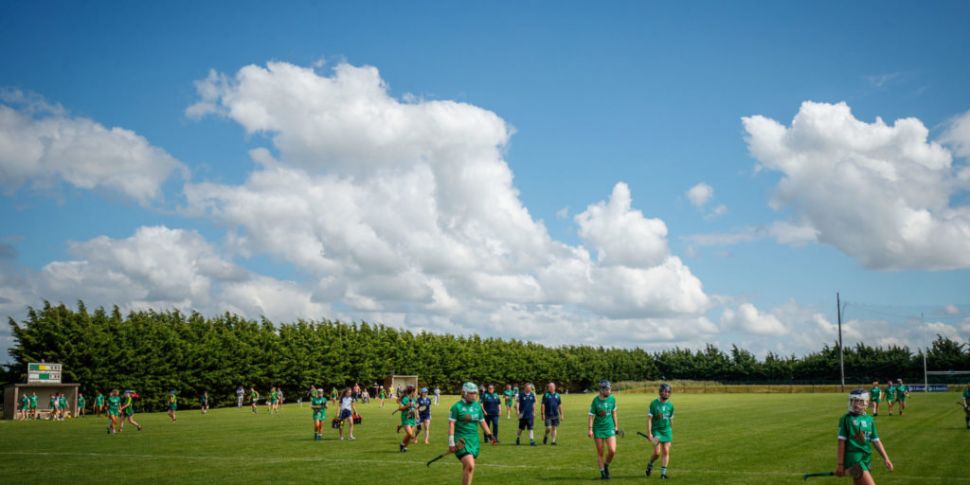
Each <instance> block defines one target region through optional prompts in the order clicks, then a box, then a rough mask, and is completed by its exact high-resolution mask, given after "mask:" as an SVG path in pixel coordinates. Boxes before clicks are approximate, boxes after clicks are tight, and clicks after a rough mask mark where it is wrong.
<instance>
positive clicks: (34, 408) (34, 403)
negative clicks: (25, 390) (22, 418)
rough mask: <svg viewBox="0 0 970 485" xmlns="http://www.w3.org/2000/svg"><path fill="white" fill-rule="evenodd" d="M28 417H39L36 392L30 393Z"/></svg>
mask: <svg viewBox="0 0 970 485" xmlns="http://www.w3.org/2000/svg"><path fill="white" fill-rule="evenodd" d="M30 418H31V419H38V418H40V416H39V415H38V412H37V393H36V392H32V393H30Z"/></svg>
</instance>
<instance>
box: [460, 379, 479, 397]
mask: <svg viewBox="0 0 970 485" xmlns="http://www.w3.org/2000/svg"><path fill="white" fill-rule="evenodd" d="M469 394H478V386H477V385H475V383H474V382H466V383H465V384H463V385H462V386H461V397H463V398H466V399H465V400H466V401H467V396H468V395H469Z"/></svg>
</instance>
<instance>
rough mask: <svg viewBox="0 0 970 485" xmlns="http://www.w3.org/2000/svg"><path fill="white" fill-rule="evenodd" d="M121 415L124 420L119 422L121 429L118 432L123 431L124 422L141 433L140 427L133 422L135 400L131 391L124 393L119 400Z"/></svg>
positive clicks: (136, 422)
mask: <svg viewBox="0 0 970 485" xmlns="http://www.w3.org/2000/svg"><path fill="white" fill-rule="evenodd" d="M121 414H122V416H124V419H123V420H122V421H121V429H120V430H119V431H124V430H125V421H127V422H129V423H131V424H132V425H134V426H135V428H137V429H138V431H141V425H140V424H138V421H135V400H134V398H133V394H132V392H131V391H127V390H126V391H125V394H124V395H123V396H122V398H121Z"/></svg>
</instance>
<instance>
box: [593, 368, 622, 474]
mask: <svg viewBox="0 0 970 485" xmlns="http://www.w3.org/2000/svg"><path fill="white" fill-rule="evenodd" d="M599 389H600V392H599V394H597V395H596V397H594V398H593V402H592V403H591V404H590V405H589V418H588V422H589V432H588V433H587V434H588V435H589V437H590V438H593V441H594V442H595V443H596V464H597V465H599V468H600V478H601V479H603V480H609V479H610V463H612V462H613V457H614V456H616V430H617V429H618V428H619V426H620V425H619V422H618V421H617V419H616V398H614V397H613V396H612V394H611V393H612V390H613V387H612V385H610V381H608V380H606V379H603V380H602V381H600V384H599ZM604 455H605V456H604Z"/></svg>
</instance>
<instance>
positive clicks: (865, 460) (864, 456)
mask: <svg viewBox="0 0 970 485" xmlns="http://www.w3.org/2000/svg"><path fill="white" fill-rule="evenodd" d="M856 464H858V465H859V468H861V469H862V471H869V470H872V453H859V452H846V453H845V462H844V463H843V466H844V467H845V469H846V470H848V469H849V468H852V466H854V465H856Z"/></svg>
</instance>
